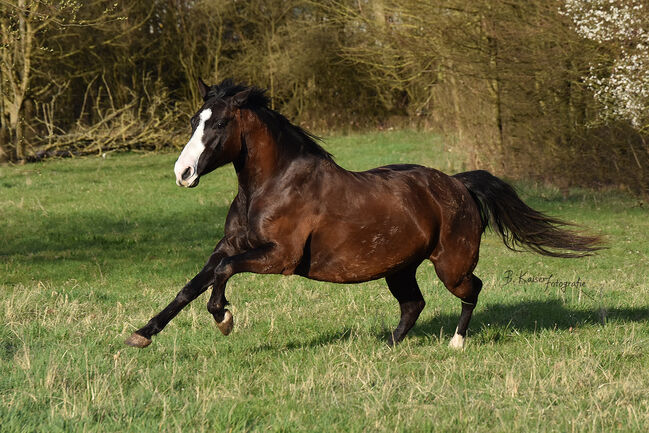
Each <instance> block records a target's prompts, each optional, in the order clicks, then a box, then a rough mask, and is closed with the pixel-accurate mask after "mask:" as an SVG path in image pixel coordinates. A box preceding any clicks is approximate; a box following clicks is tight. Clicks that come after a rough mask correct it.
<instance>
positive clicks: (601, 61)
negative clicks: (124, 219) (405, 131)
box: [0, 0, 649, 192]
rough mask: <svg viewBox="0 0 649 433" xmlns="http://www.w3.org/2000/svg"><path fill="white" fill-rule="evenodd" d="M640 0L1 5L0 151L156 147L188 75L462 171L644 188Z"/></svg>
mask: <svg viewBox="0 0 649 433" xmlns="http://www.w3.org/2000/svg"><path fill="white" fill-rule="evenodd" d="M648 22H649V10H647V8H646V7H645V6H644V4H643V3H642V2H641V1H640V0H615V1H613V2H611V1H608V0H607V1H604V0H594V1H592V0H589V1H586V0H561V1H559V0H549V1H548V0H515V1H504V0H472V1H468V0H436V1H428V0H375V1H369V0H322V1H309V0H263V1H262V0H251V1H247V2H242V1H237V0H223V1H216V0H195V1H181V0H151V1H147V2H140V1H135V0H123V1H120V2H114V1H106V0H90V1H84V2H81V1H75V0H65V1H63V0H59V1H56V0H0V26H1V30H2V36H1V37H2V41H1V44H0V72H1V74H2V75H1V76H0V91H1V93H2V98H1V100H0V122H1V124H0V160H3V159H4V160H14V161H17V160H29V159H38V158H41V157H44V156H50V155H66V154H70V153H73V154H78V153H93V152H95V153H103V152H106V151H109V150H114V149H124V148H128V149H143V150H158V149H161V148H163V147H168V146H179V145H182V144H183V141H184V140H185V139H186V138H187V137H186V136H187V126H186V125H187V119H188V117H189V115H190V114H191V113H193V111H195V109H196V107H197V105H198V104H199V97H198V95H197V91H196V87H195V84H194V83H195V82H196V79H197V78H198V77H202V78H203V79H204V80H206V81H208V82H216V81H218V80H221V79H223V78H225V77H228V76H233V77H235V78H236V79H238V80H242V81H246V82H249V83H252V84H255V85H257V86H260V87H264V88H267V89H268V93H269V95H270V96H271V97H272V98H273V104H274V108H276V109H278V110H280V111H282V112H283V113H284V114H286V115H287V116H288V117H289V118H292V119H294V120H295V121H297V122H299V123H301V124H302V125H305V126H307V127H309V128H311V129H313V130H315V131H318V132H323V131H331V130H332V129H335V130H338V131H349V130H356V129H367V128H379V129H382V128H387V127H392V126H414V127H419V128H431V129H434V130H437V131H443V132H444V133H445V134H446V137H447V139H448V140H449V142H450V143H452V144H453V146H454V148H455V149H456V150H460V151H462V152H463V153H465V154H466V155H467V156H468V161H469V166H470V167H481V168H487V169H490V170H492V171H494V172H495V173H496V174H501V175H502V174H505V173H506V174H508V175H509V176H511V177H524V178H536V179H542V180H547V179H552V180H553V181H554V182H558V183H560V184H564V185H569V184H575V183H579V184H583V185H586V184H588V185H594V186H598V185H609V184H614V185H622V186H625V187H627V188H630V189H632V190H634V191H636V192H645V191H646V189H647V186H648V185H649V180H648V177H647V166H648V165H649V147H648V146H647V142H646V139H647V131H648V127H649V120H648V116H647V113H649V109H648V108H649V80H648V79H647V78H646V77H648V76H649V60H648V59H649V57H648V55H647V47H649V41H648V36H647V32H646V30H644V29H646V28H649V26H647V23H648Z"/></svg>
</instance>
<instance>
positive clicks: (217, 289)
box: [207, 244, 296, 335]
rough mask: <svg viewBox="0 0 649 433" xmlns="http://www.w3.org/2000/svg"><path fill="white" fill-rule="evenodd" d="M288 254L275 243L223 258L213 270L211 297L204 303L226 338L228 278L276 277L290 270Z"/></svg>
mask: <svg viewBox="0 0 649 433" xmlns="http://www.w3.org/2000/svg"><path fill="white" fill-rule="evenodd" d="M290 257H292V255H291V254H289V253H287V251H286V249H285V248H281V247H279V246H278V245H275V244H267V245H264V246H262V247H259V248H253V249H251V250H248V251H246V252H244V253H241V254H237V255H234V256H228V257H224V258H223V259H222V260H221V262H220V263H219V264H218V266H216V268H215V269H214V280H213V287H214V288H213V290H212V296H210V300H209V302H208V303H207V310H208V311H209V312H210V313H212V315H213V316H214V320H215V321H216V324H217V326H218V327H219V330H220V331H221V332H222V333H223V335H228V334H229V333H230V332H231V331H232V328H233V324H234V321H233V317H232V313H230V311H228V310H227V309H225V306H226V305H228V301H227V299H225V286H226V284H227V281H228V279H230V277H232V276H233V275H234V274H238V273H240V272H253V273H256V274H278V273H285V272H287V271H288V272H290V271H291V263H294V262H295V263H296V261H294V260H293V261H291V260H290Z"/></svg>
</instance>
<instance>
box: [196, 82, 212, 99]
mask: <svg viewBox="0 0 649 433" xmlns="http://www.w3.org/2000/svg"><path fill="white" fill-rule="evenodd" d="M209 91H210V86H208V85H207V84H205V83H204V82H203V80H202V79H201V77H198V92H199V93H200V94H201V98H203V99H205V95H207V92H209Z"/></svg>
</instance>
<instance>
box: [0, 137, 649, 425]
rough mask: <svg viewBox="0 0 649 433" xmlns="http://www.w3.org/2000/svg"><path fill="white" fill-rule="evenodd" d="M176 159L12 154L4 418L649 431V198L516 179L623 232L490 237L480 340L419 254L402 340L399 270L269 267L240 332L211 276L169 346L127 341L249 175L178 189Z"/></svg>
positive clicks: (419, 151)
mask: <svg viewBox="0 0 649 433" xmlns="http://www.w3.org/2000/svg"><path fill="white" fill-rule="evenodd" d="M326 147H327V148H328V149H329V150H330V151H332V152H333V153H334V154H335V155H336V157H337V161H338V162H339V163H340V164H341V165H343V166H344V167H346V168H349V169H355V170H360V169H366V168H370V167H373V166H377V165H381V164H386V163H395V162H417V163H422V164H425V165H429V166H433V167H437V168H440V169H442V170H444V171H459V170H461V168H462V167H461V164H460V162H459V161H458V159H457V158H456V157H454V156H453V155H452V154H450V153H449V152H446V151H444V149H443V146H442V143H441V142H440V141H439V140H438V139H437V138H436V137H435V136H433V135H430V134H424V133H415V132H392V133H387V134H370V135H358V136H350V137H344V138H332V139H330V140H327V143H326ZM176 156H177V155H175V154H164V155H139V154H129V155H108V156H107V157H106V158H83V159H77V160H65V161H51V162H46V163H39V164H30V165H25V166H21V167H9V166H0V323H1V326H0V431H2V432H26V431H46V432H57V431H142V432H152V431H185V432H190V431H191V432H194V431H196V432H202V431H210V432H221V431H287V432H293V431H309V432H310V431H339V432H360V431H365V432H375V431H451V432H455V431H461V430H465V431H476V432H482V431H495V432H502V431H507V432H528V431H557V432H573V431H575V432H577V431H592V432H610V431H647V426H648V425H649V351H648V349H649V276H648V274H647V272H646V271H647V269H649V260H648V255H649V218H647V216H648V212H647V209H646V204H643V203H642V202H640V201H638V200H637V199H633V198H630V197H628V196H626V195H624V194H622V193H619V192H615V191H614V192H590V191H585V190H573V191H559V190H558V189H553V188H549V187H538V186H534V185H527V184H517V187H518V188H519V190H520V192H521V194H522V196H523V197H524V198H525V200H526V201H527V202H528V203H529V204H531V205H532V206H533V207H536V208H539V209H541V210H545V211H547V212H548V213H551V214H553V215H557V216H560V217H562V218H565V219H568V220H573V221H576V222H578V223H580V224H583V225H585V226H588V227H592V228H594V229H596V230H597V231H600V232H602V233H604V234H606V235H607V239H608V242H609V244H610V249H608V250H605V251H604V252H602V253H601V254H599V255H597V256H594V257H589V258H585V259H580V260H566V259H552V258H545V257H541V256H537V255H533V254H530V253H513V252H511V251H508V250H507V249H506V248H505V247H504V246H503V245H502V242H501V241H500V240H499V239H497V238H496V237H495V236H494V235H492V234H488V235H487V236H486V237H485V238H484V239H483V247H482V250H481V260H480V263H479V265H478V269H477V271H476V274H477V275H478V276H480V277H481V278H482V279H483V281H484V283H485V288H484V290H483V292H482V295H481V298H480V303H479V305H478V308H477V309H476V313H475V314H474V318H473V321H472V324H471V325H472V326H471V329H470V331H469V339H468V344H467V347H466V350H464V351H456V350H452V349H450V348H448V340H449V339H450V337H451V336H452V333H453V331H454V329H455V326H456V322H457V319H458V316H459V312H460V302H459V301H458V300H457V299H455V298H454V297H453V296H452V295H451V294H450V293H448V292H447V291H446V289H445V288H444V287H443V286H442V285H441V283H440V282H439V281H438V280H437V278H436V276H435V273H434V269H433V267H432V265H431V264H429V263H424V264H423V265H422V266H421V267H420V269H419V271H418V276H419V282H420V286H421V287H422V291H423V293H424V296H425V298H426V301H427V307H426V309H425V310H424V312H423V313H422V315H421V317H420V318H419V321H418V323H417V325H416V326H415V328H414V329H413V330H412V331H411V333H410V334H409V337H408V338H407V339H406V340H405V341H404V342H403V343H402V344H401V345H400V346H398V347H397V348H394V349H390V348H389V347H388V346H387V345H386V344H385V341H386V338H387V336H388V333H389V332H390V330H391V329H392V328H393V327H394V326H396V324H397V322H398V318H399V313H398V311H399V309H398V304H397V303H396V301H395V300H394V299H393V298H392V297H391V295H390V293H389V292H388V290H387V287H386V285H385V282H384V281H374V282H369V283H365V284H361V285H336V284H327V283H319V282H313V281H309V280H306V279H302V278H299V277H281V276H260V275H252V274H243V275H237V276H235V277H234V278H233V279H232V280H231V281H230V283H229V286H228V290H227V294H228V298H229V300H230V302H231V303H232V306H231V308H230V309H231V310H232V312H233V313H234V318H235V329H234V331H233V333H232V334H231V335H230V336H228V337H224V336H222V335H221V334H220V333H219V331H218V329H217V328H216V326H215V325H214V323H213V319H212V317H211V315H210V314H209V313H208V312H207V310H206V303H207V298H208V294H204V295H202V296H201V297H200V298H198V299H197V300H196V301H195V302H194V303H193V304H191V305H190V306H189V307H187V308H186V309H185V310H184V311H183V312H181V313H180V314H179V315H178V317H177V318H176V319H174V320H173V321H172V322H171V323H170V324H169V326H168V327H167V328H166V329H165V330H164V331H163V332H162V333H161V334H159V335H158V336H156V337H155V338H154V340H153V344H152V345H151V346H150V347H148V348H146V349H144V350H137V349H133V348H128V347H126V346H124V345H123V340H124V339H125V338H126V337H127V336H128V335H130V333H131V332H132V331H133V330H135V329H136V328H137V327H139V326H141V325H143V324H144V323H146V321H147V320H148V319H149V318H150V317H151V316H152V315H153V314H155V313H157V312H158V311H159V310H160V309H161V308H162V307H164V306H165V305H166V304H167V302H169V301H170V300H171V299H172V298H173V296H174V295H175V294H176V292H177V291H178V290H179V289H180V288H181V287H182V286H183V284H184V283H185V282H186V281H188V279H190V278H191V277H192V276H193V275H194V274H195V273H196V272H197V271H198V270H199V269H200V268H201V267H202V265H203V263H204V261H205V260H206V258H207V257H208V255H209V253H210V251H211V249H212V248H213V246H214V245H215V243H216V241H217V240H218V239H219V238H220V236H221V235H222V232H223V221H224V218H225V214H226V211H227V208H228V205H229V203H230V201H231V200H232V199H233V198H234V195H235V192H236V177H235V176H234V170H233V169H232V167H225V168H221V169H219V170H217V171H216V172H214V173H212V174H211V175H209V176H207V177H205V178H204V179H203V180H202V182H201V184H200V186H199V187H198V188H195V189H193V190H186V189H181V188H178V187H177V186H176V185H175V184H174V176H173V170H172V167H173V162H174V160H175V158H176ZM508 271H511V272H508ZM550 275H551V276H552V278H551V280H550V281H551V282H552V283H553V284H549V285H546V284H545V283H543V282H530V281H528V280H527V279H528V278H530V277H547V276H550ZM508 277H511V278H508ZM520 277H522V279H523V280H526V281H521V278H520ZM510 279H511V281H510ZM576 281H579V282H580V283H585V284H583V285H581V284H572V285H570V286H569V287H562V286H561V285H556V284H554V283H557V282H573V283H574V282H576Z"/></svg>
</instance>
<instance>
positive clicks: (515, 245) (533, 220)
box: [453, 170, 604, 257]
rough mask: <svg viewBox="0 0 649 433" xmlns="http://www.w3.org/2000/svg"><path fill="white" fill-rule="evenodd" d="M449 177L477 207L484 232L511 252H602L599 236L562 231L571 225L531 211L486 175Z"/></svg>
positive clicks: (472, 173) (509, 189)
mask: <svg viewBox="0 0 649 433" xmlns="http://www.w3.org/2000/svg"><path fill="white" fill-rule="evenodd" d="M453 177H455V178H456V179H458V180H459V181H460V182H462V183H463V184H464V186H466V188H467V189H468V190H469V192H470V193H471V195H472V196H473V198H474V200H475V201H476V203H477V204H478V208H479V209H480V215H481V217H482V221H483V226H484V229H486V228H487V226H489V227H491V228H492V230H494V231H495V232H496V233H498V234H499V235H500V236H501V237H502V239H503V242H504V243H505V245H506V246H507V248H509V249H511V250H514V251H520V250H521V248H527V249H529V250H531V251H534V252H536V253H539V254H543V255H546V256H552V257H582V256H587V255H591V254H592V253H593V252H594V251H597V250H600V249H602V248H604V246H603V245H602V239H601V238H600V237H599V236H589V235H584V234H581V233H579V232H575V231H571V230H566V229H564V228H562V227H563V226H568V225H573V224H570V223H567V222H564V221H561V220H559V219H556V218H552V217H549V216H547V215H545V214H543V213H541V212H539V211H536V210H534V209H532V208H531V207H529V206H528V205H526V204H525V203H524V202H523V201H522V200H521V199H520V198H519V197H518V194H516V191H515V190H514V188H512V187H511V185H509V184H507V183H506V182H504V181H502V180H501V179H499V178H497V177H496V176H494V175H492V174H491V173H489V172H488V171H484V170H476V171H467V172H464V173H458V174H456V175H455V176H453Z"/></svg>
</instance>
